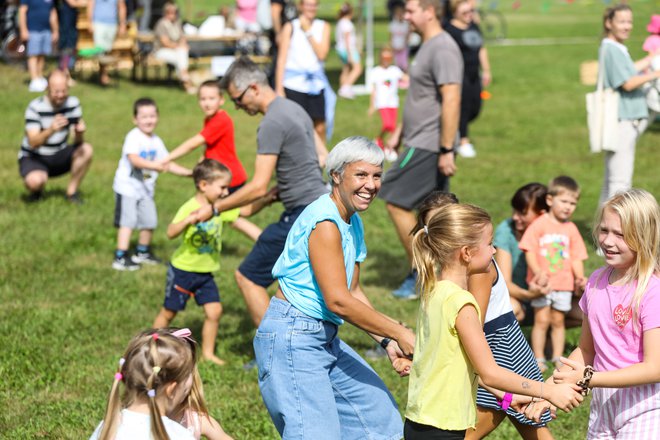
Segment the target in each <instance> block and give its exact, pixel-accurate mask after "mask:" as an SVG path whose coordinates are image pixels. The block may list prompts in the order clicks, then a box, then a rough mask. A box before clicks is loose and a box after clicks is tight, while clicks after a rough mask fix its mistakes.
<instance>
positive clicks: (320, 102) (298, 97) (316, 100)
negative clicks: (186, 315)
mask: <svg viewBox="0 0 660 440" xmlns="http://www.w3.org/2000/svg"><path fill="white" fill-rule="evenodd" d="M284 94H285V95H286V98H287V99H290V100H291V101H293V102H296V103H298V104H300V106H301V107H302V108H304V109H305V111H306V112H307V114H308V115H309V117H310V118H312V120H313V121H314V122H318V121H325V95H324V94H323V90H321V93H319V94H318V95H309V94H307V93H300V92H296V91H295V90H291V89H286V88H285V89H284Z"/></svg>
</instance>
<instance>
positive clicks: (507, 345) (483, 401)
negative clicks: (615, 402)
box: [477, 261, 551, 427]
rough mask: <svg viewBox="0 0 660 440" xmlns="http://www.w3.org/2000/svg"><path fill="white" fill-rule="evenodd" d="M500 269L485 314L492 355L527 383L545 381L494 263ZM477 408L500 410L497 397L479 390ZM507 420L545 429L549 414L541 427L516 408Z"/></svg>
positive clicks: (485, 326) (504, 283)
mask: <svg viewBox="0 0 660 440" xmlns="http://www.w3.org/2000/svg"><path fill="white" fill-rule="evenodd" d="M493 264H495V268H496V269H497V279H496V280H495V282H494V283H493V288H492V289H491V293H490V300H489V302H488V310H487V311H486V319H485V324H484V333H485V334H486V341H487V342H488V346H489V347H490V350H491V351H492V352H493V357H494V358H495V362H496V363H497V365H499V366H500V367H503V368H506V369H507V370H511V371H513V372H515V373H517V374H519V375H521V376H523V377H526V378H528V379H532V380H536V381H542V380H543V376H542V375H541V371H540V370H539V367H538V365H537V364H536V360H535V359H534V353H533V352H532V349H531V348H530V347H529V344H528V343H527V340H526V339H525V336H524V335H523V333H522V330H521V329H520V326H519V325H518V321H516V317H515V315H514V314H513V310H512V309H511V301H510V300H509V289H507V287H506V282H505V281H504V277H502V272H501V271H500V268H499V267H498V266H497V263H495V261H493ZM477 405H478V406H480V407H482V408H488V409H494V410H501V408H500V407H499V406H498V405H497V400H496V399H495V396H493V395H492V394H491V393H489V392H488V391H486V390H485V389H483V388H481V387H479V388H478V389H477ZM506 413H507V415H508V416H511V417H513V418H514V419H515V420H516V421H517V422H519V423H522V424H524V425H532V426H539V427H541V426H545V425H546V423H548V422H549V421H550V420H551V418H550V412H549V411H546V412H545V413H543V415H542V416H541V423H536V422H534V421H532V420H530V419H528V418H526V417H525V416H524V415H522V414H520V413H518V412H516V411H515V410H514V409H513V408H509V409H507V411H506Z"/></svg>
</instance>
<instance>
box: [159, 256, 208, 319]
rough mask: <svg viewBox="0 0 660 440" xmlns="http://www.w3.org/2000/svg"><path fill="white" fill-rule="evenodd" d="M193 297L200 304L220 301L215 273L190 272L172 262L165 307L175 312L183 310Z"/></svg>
mask: <svg viewBox="0 0 660 440" xmlns="http://www.w3.org/2000/svg"><path fill="white" fill-rule="evenodd" d="M191 297H193V298H195V302H196V303H197V305H199V306H203V305H204V304H208V303H212V302H220V293H219V292H218V285H217V284H215V280H214V279H213V274H212V273H208V272H204V273H197V272H188V271H185V270H181V269H177V268H176V267H174V266H172V264H170V265H169V266H168V267H167V281H166V282H165V301H164V302H163V307H165V308H166V309H167V310H173V311H175V312H178V311H181V310H183V309H185V308H186V303H187V302H188V300H189V299H190V298H191Z"/></svg>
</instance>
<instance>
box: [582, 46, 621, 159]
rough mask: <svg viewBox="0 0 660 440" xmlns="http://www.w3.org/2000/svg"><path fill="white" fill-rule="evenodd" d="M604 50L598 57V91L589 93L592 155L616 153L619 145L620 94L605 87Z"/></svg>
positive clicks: (588, 111)
mask: <svg viewBox="0 0 660 440" xmlns="http://www.w3.org/2000/svg"><path fill="white" fill-rule="evenodd" d="M602 50H603V48H601V54H600V56H599V57H598V58H599V60H600V61H599V63H598V82H597V84H596V91H595V92H591V93H587V96H586V98H587V125H588V127H589V148H590V149H591V152H592V153H600V152H601V151H616V149H617V148H618V145H619V143H618V142H617V136H618V132H619V92H617V91H615V90H614V89H609V88H608V89H605V88H604V87H603V83H604V78H603V77H604V75H605V67H604V65H603V61H602V60H603V54H602Z"/></svg>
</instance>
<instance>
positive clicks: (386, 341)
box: [380, 338, 392, 350]
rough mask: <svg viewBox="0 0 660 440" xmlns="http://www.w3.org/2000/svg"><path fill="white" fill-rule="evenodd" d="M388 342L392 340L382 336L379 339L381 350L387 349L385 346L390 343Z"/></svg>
mask: <svg viewBox="0 0 660 440" xmlns="http://www.w3.org/2000/svg"><path fill="white" fill-rule="evenodd" d="M390 342H392V340H391V339H390V338H383V339H382V340H381V341H380V346H381V347H383V350H387V346H388V345H390Z"/></svg>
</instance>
